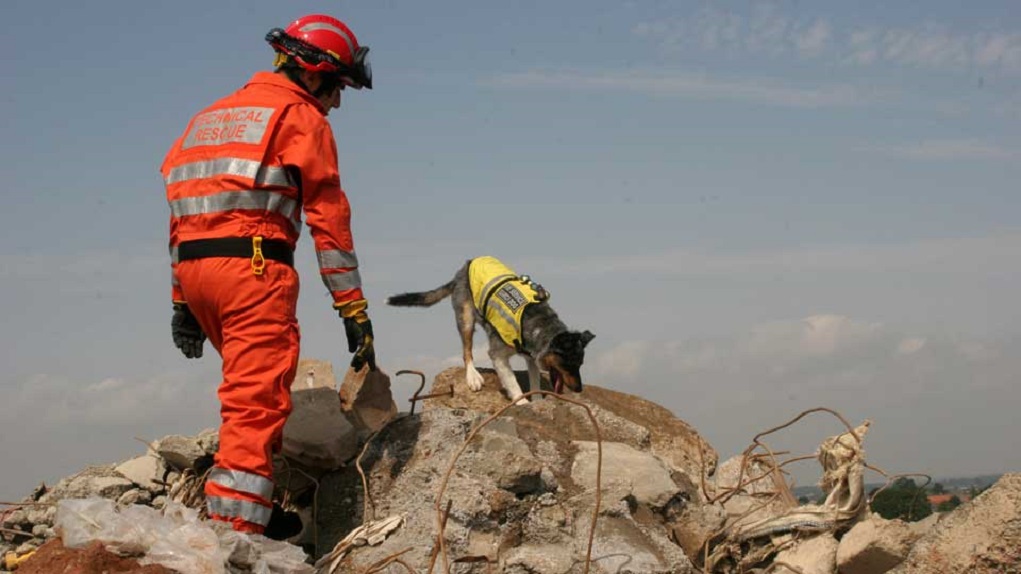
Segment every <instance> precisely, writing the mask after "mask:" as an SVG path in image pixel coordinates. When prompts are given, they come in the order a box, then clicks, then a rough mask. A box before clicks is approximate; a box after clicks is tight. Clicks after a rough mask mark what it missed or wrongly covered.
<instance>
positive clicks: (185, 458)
mask: <svg viewBox="0 0 1021 574" xmlns="http://www.w3.org/2000/svg"><path fill="white" fill-rule="evenodd" d="M156 452H157V453H158V454H159V455H160V456H161V457H163V460H165V461H166V462H167V464H169V465H170V466H171V467H172V468H175V469H177V470H181V471H183V470H187V469H191V470H195V469H196V463H198V462H199V460H201V459H204V458H206V457H207V456H208V454H207V453H206V451H205V449H203V448H202V447H201V446H200V445H199V443H198V441H196V440H195V439H194V438H192V437H186V436H180V435H170V436H168V437H164V438H163V439H161V440H160V441H159V444H157V445H156Z"/></svg>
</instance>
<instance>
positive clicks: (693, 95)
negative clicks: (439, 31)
mask: <svg viewBox="0 0 1021 574" xmlns="http://www.w3.org/2000/svg"><path fill="white" fill-rule="evenodd" d="M490 82H491V83H493V84H495V85H497V86H503V87H514V88H537V87H542V88H560V89H572V90H619V91H629V92H640V93H644V94H649V95H654V96H664V97H680V98H690V99H702V100H738V101H745V102H754V103H759V104H767V105H774V106H782V107H793V108H825V107H847V106H863V105H869V104H872V103H875V102H878V101H883V100H886V99H888V94H883V93H880V92H878V91H876V90H872V89H868V90H866V89H861V88H856V87H854V86H851V85H847V84H831V85H822V86H812V87H801V86H794V85H790V84H784V83H779V82H777V81H775V80H769V79H763V78H759V79H754V78H741V79H727V78H721V77H714V76H709V75H702V74H688V73H682V72H667V71H600V72H585V71H580V70H533V71H529V72H521V73H510V74H501V75H498V76H495V77H494V78H492V79H491V80H490Z"/></svg>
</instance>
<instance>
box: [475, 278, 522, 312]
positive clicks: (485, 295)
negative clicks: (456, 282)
mask: <svg viewBox="0 0 1021 574" xmlns="http://www.w3.org/2000/svg"><path fill="white" fill-rule="evenodd" d="M515 277H516V276H515V275H497V276H496V277H493V278H492V279H490V280H489V282H488V283H486V286H485V287H483V288H482V290H481V291H479V295H481V297H482V300H483V301H485V300H487V299H488V298H489V297H490V296H491V295H490V293H489V291H490V290H491V289H492V288H493V286H494V285H496V284H497V283H499V282H500V281H503V280H504V279H513V278H515ZM494 294H495V293H494ZM479 310H480V311H482V313H483V314H485V312H486V310H485V309H479Z"/></svg>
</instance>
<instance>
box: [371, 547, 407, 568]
mask: <svg viewBox="0 0 1021 574" xmlns="http://www.w3.org/2000/svg"><path fill="white" fill-rule="evenodd" d="M412 550H413V548H411V547H410V546H409V547H408V548H405V549H404V550H401V551H400V552H395V553H393V554H391V555H389V556H387V557H385V558H383V559H381V560H378V561H376V562H374V563H372V564H370V565H369V567H368V568H366V569H365V571H364V572H363V573H362V574H376V573H377V572H382V571H383V570H384V569H386V568H389V567H390V565H391V564H400V565H401V566H404V568H405V569H406V570H407V571H408V572H411V574H415V570H414V568H412V567H411V566H409V565H408V563H407V562H405V561H404V560H402V559H401V556H403V555H405V554H407V553H408V552H411V551H412Z"/></svg>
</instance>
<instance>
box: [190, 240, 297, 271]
mask: <svg viewBox="0 0 1021 574" xmlns="http://www.w3.org/2000/svg"><path fill="white" fill-rule="evenodd" d="M255 239H256V238H254V237H218V238H216V239H195V240H193V241H182V242H181V243H180V244H179V245H178V246H177V260H178V261H187V260H189V259H202V258H205V257H245V258H247V259H251V258H253V257H255V248H254V246H253V245H254V243H255ZM261 251H262V256H263V257H264V258H266V259H272V260H273V261H279V262H281V263H286V264H288V265H290V266H291V267H294V251H293V250H292V249H291V246H290V245H288V244H287V242H286V241H282V240H280V239H263V240H262V244H261Z"/></svg>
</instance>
